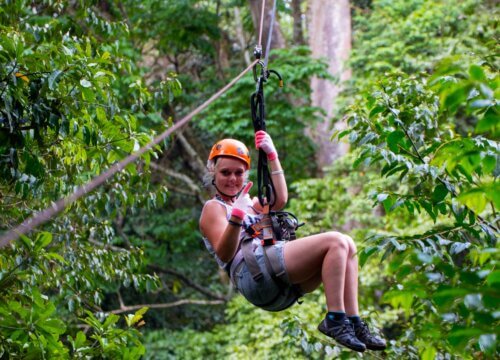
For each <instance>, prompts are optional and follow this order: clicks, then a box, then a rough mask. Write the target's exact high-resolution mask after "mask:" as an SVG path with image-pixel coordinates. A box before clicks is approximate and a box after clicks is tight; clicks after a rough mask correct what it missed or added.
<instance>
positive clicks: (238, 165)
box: [215, 157, 246, 196]
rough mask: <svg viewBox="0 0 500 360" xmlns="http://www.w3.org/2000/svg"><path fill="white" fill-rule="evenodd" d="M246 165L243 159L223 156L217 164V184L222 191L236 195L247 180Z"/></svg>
mask: <svg viewBox="0 0 500 360" xmlns="http://www.w3.org/2000/svg"><path fill="white" fill-rule="evenodd" d="M245 172H246V166H245V163H244V162H243V161H241V160H238V159H235V158H231V157H221V158H219V159H217V163H216V164H215V185H216V186H217V189H219V191H220V192H222V193H224V194H226V195H229V196H235V195H236V194H238V192H239V191H240V190H241V189H242V187H243V183H244V181H245Z"/></svg>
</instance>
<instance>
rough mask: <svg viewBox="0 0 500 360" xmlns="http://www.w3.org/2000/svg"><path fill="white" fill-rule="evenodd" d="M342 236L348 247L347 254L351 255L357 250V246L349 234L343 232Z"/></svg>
mask: <svg viewBox="0 0 500 360" xmlns="http://www.w3.org/2000/svg"><path fill="white" fill-rule="evenodd" d="M343 236H344V239H345V241H346V243H347V245H348V247H349V254H351V255H354V254H356V253H357V252H358V248H357V247H356V243H355V242H354V240H353V239H352V237H350V236H349V235H345V234H343Z"/></svg>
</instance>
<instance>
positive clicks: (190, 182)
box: [150, 162, 207, 204]
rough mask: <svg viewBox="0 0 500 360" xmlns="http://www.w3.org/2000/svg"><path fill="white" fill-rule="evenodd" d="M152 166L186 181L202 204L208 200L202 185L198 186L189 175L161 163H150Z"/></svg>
mask: <svg viewBox="0 0 500 360" xmlns="http://www.w3.org/2000/svg"><path fill="white" fill-rule="evenodd" d="M150 166H151V168H152V169H154V170H157V171H160V172H162V173H164V174H165V175H167V176H169V177H172V178H174V179H177V180H180V181H182V182H184V183H185V184H186V185H187V186H188V187H189V189H191V190H192V191H193V192H194V193H195V195H196V196H197V197H198V200H199V201H200V203H201V204H204V203H205V201H207V199H205V198H204V197H203V196H202V191H201V189H200V187H199V186H197V185H196V184H195V183H194V181H193V180H191V179H190V178H189V177H188V176H186V175H184V174H181V173H178V172H176V171H173V170H170V169H166V168H164V167H161V166H160V165H158V164H156V163H153V162H152V163H150ZM179 192H181V193H182V191H179Z"/></svg>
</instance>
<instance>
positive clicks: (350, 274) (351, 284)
mask: <svg viewBox="0 0 500 360" xmlns="http://www.w3.org/2000/svg"><path fill="white" fill-rule="evenodd" d="M355 249H356V248H355V245H354V242H353V241H352V239H351V238H350V237H348V236H346V235H343V234H341V233H339V232H334V231H331V232H327V233H323V234H318V235H313V236H308V237H305V238H302V239H298V240H294V241H290V242H288V243H287V244H286V245H285V251H284V255H285V264H286V268H287V272H288V276H289V278H290V281H291V282H292V283H294V284H300V285H301V287H302V289H303V290H304V291H306V292H307V291H312V290H314V289H315V288H316V287H317V286H318V285H319V279H321V281H322V282H323V285H324V287H325V295H326V302H327V307H328V310H329V311H347V312H348V314H357V294H356V293H357V288H358V286H357V275H358V271H357V260H356V259H355V258H354V257H353V256H352V254H355V251H356V250H355ZM351 253H352V254H351ZM353 311H356V312H355V313H354V312H353Z"/></svg>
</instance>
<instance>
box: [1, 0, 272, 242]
mask: <svg viewBox="0 0 500 360" xmlns="http://www.w3.org/2000/svg"><path fill="white" fill-rule="evenodd" d="M265 5H266V0H262V10H261V18H260V29H259V44H258V45H257V47H260V49H261V52H262V45H261V41H262V29H263V23H264V8H265ZM275 8H276V0H274V6H273V14H272V19H271V25H270V31H271V32H270V34H268V39H267V42H268V44H267V48H269V44H270V42H271V37H272V22H274V11H275ZM267 52H268V51H267V50H266V62H267ZM259 62H260V57H259V58H257V59H255V60H254V61H253V62H252V63H251V64H250V65H248V67H247V68H246V69H245V70H243V71H242V72H241V73H240V74H239V75H237V76H236V77H235V78H234V79H233V80H231V81H230V82H229V83H228V84H227V85H226V86H224V87H223V88H221V89H220V90H219V91H217V92H216V93H215V94H214V95H212V96H211V97H210V98H209V99H208V100H206V101H205V102H204V103H203V104H201V105H200V106H198V107H197V108H196V109H194V110H193V111H192V112H191V113H189V114H188V115H186V116H185V117H184V118H182V119H181V120H179V121H178V122H176V123H175V124H174V125H173V126H172V127H170V128H169V129H167V130H165V131H164V132H163V133H161V134H160V135H159V136H157V137H156V138H154V139H153V140H152V141H151V142H149V143H148V144H146V145H145V146H143V147H142V148H140V149H139V150H137V151H136V152H135V153H132V154H130V155H129V156H127V157H126V158H125V159H123V160H121V161H120V162H118V163H116V164H114V165H112V166H111V167H110V168H109V169H108V170H106V171H105V172H104V173H102V174H101V175H99V176H97V177H95V178H93V179H92V180H91V181H89V182H88V183H87V184H85V185H82V186H79V187H78V188H77V189H76V190H75V191H74V192H73V193H72V194H71V195H69V196H67V197H64V198H61V199H59V200H57V201H56V202H54V203H53V204H52V205H51V206H49V207H47V208H45V209H44V210H42V211H41V212H38V213H36V214H34V215H32V216H30V217H29V218H28V219H26V220H24V221H23V222H22V223H21V224H19V225H17V226H16V227H15V228H14V229H11V230H9V231H7V233H5V234H3V235H2V236H1V237H0V249H1V248H3V247H5V246H7V245H8V244H10V243H11V242H12V241H14V240H17V239H19V237H20V236H21V235H26V234H28V233H29V232H31V231H32V230H34V229H35V228H36V227H38V226H40V225H42V224H44V223H46V222H47V221H49V220H50V219H52V218H53V217H55V216H56V215H57V214H59V213H60V212H61V211H63V210H64V209H65V208H66V207H68V206H69V205H71V204H72V203H74V202H75V201H77V200H78V199H80V198H82V197H83V196H85V195H87V194H88V193H90V192H91V191H93V190H94V189H96V188H98V187H99V186H101V185H102V184H104V183H105V182H106V181H107V180H109V179H110V178H111V177H113V176H114V175H115V174H116V173H117V172H119V171H122V170H123V169H124V168H125V167H126V166H127V165H129V164H131V163H132V162H134V161H136V160H137V159H138V158H139V157H140V156H141V155H142V154H144V153H146V152H147V151H150V150H151V149H153V147H154V146H156V145H158V144H160V143H161V142H162V141H163V140H165V139H166V138H167V137H168V136H169V135H170V134H172V133H173V132H174V131H177V130H178V129H180V128H181V127H182V126H184V125H185V124H187V123H188V122H189V121H190V120H191V119H192V118H193V117H195V116H196V115H198V114H199V113H200V112H201V111H202V110H204V109H205V108H206V107H207V106H208V105H210V104H211V103H212V102H214V101H215V100H217V99H218V98H219V97H220V96H222V94H224V93H225V92H226V91H227V90H228V89H229V88H231V87H232V86H233V85H234V84H235V83H236V82H237V81H238V80H240V79H241V78H242V77H243V75H245V74H246V73H247V72H249V71H250V70H254V66H255V65H256V64H257V63H259ZM254 71H255V70H254Z"/></svg>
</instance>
